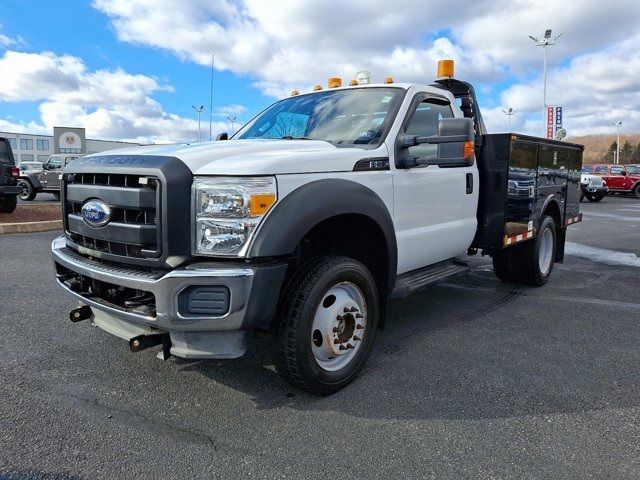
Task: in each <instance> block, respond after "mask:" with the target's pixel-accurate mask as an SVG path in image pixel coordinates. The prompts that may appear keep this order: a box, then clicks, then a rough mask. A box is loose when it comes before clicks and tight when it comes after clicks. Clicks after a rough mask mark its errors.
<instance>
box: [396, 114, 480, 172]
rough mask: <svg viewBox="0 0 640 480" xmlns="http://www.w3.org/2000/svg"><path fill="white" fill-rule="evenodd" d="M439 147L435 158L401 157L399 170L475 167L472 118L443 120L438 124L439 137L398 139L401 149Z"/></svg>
mask: <svg viewBox="0 0 640 480" xmlns="http://www.w3.org/2000/svg"><path fill="white" fill-rule="evenodd" d="M424 143H426V144H435V145H438V153H437V155H436V156H435V157H422V158H421V157H415V156H410V155H409V156H401V157H400V162H399V163H400V165H396V166H397V167H398V168H411V167H416V166H427V165H439V166H441V167H462V166H470V165H473V158H474V154H475V145H474V133H473V120H472V119H470V118H443V119H442V120H440V122H439V123H438V135H432V136H429V137H420V136H418V135H404V136H401V137H399V138H398V144H399V145H398V146H399V147H400V148H408V147H413V146H416V145H421V144H424Z"/></svg>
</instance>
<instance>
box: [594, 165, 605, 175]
mask: <svg viewBox="0 0 640 480" xmlns="http://www.w3.org/2000/svg"><path fill="white" fill-rule="evenodd" d="M595 174H596V175H606V174H607V166H606V165H598V166H597V167H596V169H595Z"/></svg>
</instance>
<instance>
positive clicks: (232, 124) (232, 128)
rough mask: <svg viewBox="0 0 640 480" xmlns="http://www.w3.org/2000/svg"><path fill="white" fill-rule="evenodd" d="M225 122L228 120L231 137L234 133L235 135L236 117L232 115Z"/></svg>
mask: <svg viewBox="0 0 640 480" xmlns="http://www.w3.org/2000/svg"><path fill="white" fill-rule="evenodd" d="M227 120H229V122H231V132H232V133H231V135H233V134H234V133H236V127H235V123H236V116H235V115H234V116H233V117H227Z"/></svg>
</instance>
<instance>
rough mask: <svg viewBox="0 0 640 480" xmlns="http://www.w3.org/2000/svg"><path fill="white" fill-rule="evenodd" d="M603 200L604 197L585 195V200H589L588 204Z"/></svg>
mask: <svg viewBox="0 0 640 480" xmlns="http://www.w3.org/2000/svg"><path fill="white" fill-rule="evenodd" d="M603 198H604V195H600V194H589V193H587V200H589V201H590V202H599V201H600V200H602V199H603Z"/></svg>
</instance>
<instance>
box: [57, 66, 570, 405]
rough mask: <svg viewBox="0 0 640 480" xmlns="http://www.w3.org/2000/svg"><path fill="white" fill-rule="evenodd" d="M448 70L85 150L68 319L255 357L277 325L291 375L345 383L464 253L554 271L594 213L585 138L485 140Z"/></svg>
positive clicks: (525, 272)
mask: <svg viewBox="0 0 640 480" xmlns="http://www.w3.org/2000/svg"><path fill="white" fill-rule="evenodd" d="M449 65H450V64H449V63H445V64H444V67H445V70H444V71H441V72H439V75H438V77H439V78H438V83H436V84H435V85H431V86H429V85H419V84H402V83H392V82H390V83H384V84H366V85H362V84H357V82H355V83H356V84H355V85H350V86H348V87H340V86H335V84H336V83H337V82H336V79H332V80H330V87H332V88H328V89H327V90H322V89H319V88H318V87H316V88H317V89H316V90H314V91H313V92H310V93H306V94H299V93H298V92H294V95H292V96H291V97H289V98H287V99H284V100H281V101H279V102H276V103H275V104H273V105H271V106H270V107H268V108H267V109H266V110H265V111H263V112H262V113H260V114H259V115H257V116H256V117H255V118H254V119H253V120H251V121H250V122H248V123H247V124H246V125H245V126H244V127H243V128H242V129H240V130H239V131H238V132H237V133H236V134H235V135H234V136H233V137H232V138H231V139H230V140H219V141H215V142H206V143H198V144H193V145H172V146H150V147H136V148H132V149H124V150H118V151H117V152H104V153H100V154H95V155H90V156H87V157H84V158H81V159H78V160H77V161H75V162H73V163H71V164H70V165H69V166H68V167H67V168H65V170H64V174H63V179H62V182H63V186H62V197H63V198H62V203H63V219H64V226H65V235H64V236H62V237H60V238H58V239H56V240H55V241H54V242H53V245H52V251H53V258H54V263H55V266H56V272H57V279H58V282H59V283H60V285H61V286H62V287H63V288H65V289H66V290H67V291H68V292H69V293H71V294H72V295H74V296H75V297H76V298H77V299H78V300H79V301H80V302H81V306H79V307H78V308H77V309H75V310H73V311H72V312H71V313H70V318H71V320H72V321H80V320H84V319H90V321H91V322H92V323H93V324H94V325H96V326H98V327H100V328H102V329H104V330H106V331H108V332H110V333H112V334H114V335H117V336H119V337H122V338H124V339H126V340H128V341H129V343H130V348H131V350H132V351H139V350H142V349H145V348H148V347H151V346H155V345H162V352H161V353H162V356H163V357H164V358H167V357H168V356H169V355H176V356H180V357H184V358H234V357H238V356H240V355H243V354H244V353H245V351H246V349H247V337H248V335H249V333H250V332H251V330H253V329H256V328H267V329H269V330H271V331H272V332H273V341H274V343H276V344H277V349H276V350H277V352H278V354H277V355H276V359H275V361H276V366H277V368H278V369H279V371H280V372H281V373H282V374H283V375H284V376H285V377H286V378H287V379H288V380H289V381H290V382H292V383H293V384H294V385H296V386H298V387H300V388H304V389H307V390H309V391H312V392H314V393H318V394H328V393H332V392H335V391H337V390H339V389H341V388H343V387H344V386H346V385H347V384H348V383H349V382H351V381H352V380H353V379H354V378H355V377H356V375H357V374H358V372H359V371H360V369H361V368H362V366H363V365H364V363H365V361H366V359H367V357H368V355H369V352H370V350H371V346H372V344H373V341H374V337H375V333H376V330H377V329H378V328H380V327H381V326H382V324H383V323H384V318H385V313H386V299H387V298H388V297H389V296H406V295H408V294H410V293H413V292H414V291H417V290H420V289H421V288H424V287H425V286H428V285H430V284H433V283H435V282H437V281H440V280H442V279H443V278H446V277H448V276H450V275H453V274H455V273H459V272H461V271H463V270H465V268H466V266H465V264H464V262H463V260H462V258H463V257H464V255H466V254H468V253H475V252H477V251H478V250H482V251H483V252H484V253H488V254H489V255H491V256H492V257H493V259H494V268H495V269H496V274H497V275H498V276H499V277H500V278H501V279H503V280H505V281H516V282H518V281H519V282H524V283H530V284H534V285H542V284H544V283H545V282H546V281H547V279H548V277H549V275H550V274H551V270H552V267H553V263H554V261H562V257H563V252H564V232H565V230H566V226H567V225H568V224H569V223H572V222H574V221H579V219H580V216H579V212H578V207H577V204H578V202H579V179H580V167H581V158H582V149H581V148H580V146H576V145H572V144H567V143H562V142H554V141H544V140H541V139H535V138H532V137H523V136H516V135H511V134H505V135H493V136H492V135H487V134H486V132H485V130H484V124H483V122H482V118H481V116H480V112H479V110H478V109H477V104H476V100H475V94H474V92H473V88H472V87H471V86H470V85H469V84H466V83H464V82H459V81H457V80H454V79H453V72H452V71H449V72H448V71H446V67H447V66H449ZM353 83H354V82H352V84H353Z"/></svg>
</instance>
